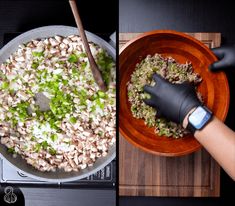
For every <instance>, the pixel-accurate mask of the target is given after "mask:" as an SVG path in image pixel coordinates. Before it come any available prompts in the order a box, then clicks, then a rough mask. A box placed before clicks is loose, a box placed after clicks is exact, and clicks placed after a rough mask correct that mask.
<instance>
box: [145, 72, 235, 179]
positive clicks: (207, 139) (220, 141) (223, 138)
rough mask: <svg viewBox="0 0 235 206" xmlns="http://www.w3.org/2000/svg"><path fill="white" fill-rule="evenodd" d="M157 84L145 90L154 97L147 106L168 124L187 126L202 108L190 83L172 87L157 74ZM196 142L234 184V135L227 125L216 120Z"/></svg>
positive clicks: (196, 136) (154, 76)
mask: <svg viewBox="0 0 235 206" xmlns="http://www.w3.org/2000/svg"><path fill="white" fill-rule="evenodd" d="M153 79H154V80H155V82H156V84H155V85H154V86H153V87H152V86H147V85H146V86H145V87H144V90H145V92H148V93H149V94H150V95H151V98H150V99H145V100H144V102H145V103H146V104H148V105H149V106H152V107H154V108H156V109H157V111H158V113H159V114H161V116H164V117H165V118H167V119H168V120H171V121H174V122H176V123H180V124H182V125H183V126H184V127H185V128H186V127H187V125H188V122H187V121H188V116H189V115H190V114H191V112H192V111H193V110H194V109H195V108H197V107H198V106H200V105H201V102H200V101H199V100H198V98H197V95H196V91H195V89H194V87H193V86H191V85H190V84H188V83H186V82H185V83H182V84H172V83H170V82H168V81H167V80H165V79H163V78H162V77H161V76H160V75H157V74H154V75H153ZM194 135H195V138H196V139H197V140H198V141H199V142H200V143H201V144H202V145H203V146H204V147H205V148H206V150H207V151H208V152H209V153H210V154H211V155H212V156H213V157H214V159H215V160H216V161H217V162H218V163H219V164H220V165H221V166H222V167H223V168H224V170H225V171H226V172H227V173H228V174H229V175H230V176H231V178H233V179H234V180H235V133H234V132H233V131H232V130H231V129H229V128H228V127H227V126H226V125H225V124H224V123H222V122H221V121H220V120H218V119H217V118H216V117H213V118H212V120H211V121H210V122H208V123H207V125H205V127H203V128H202V129H201V130H200V131H199V130H198V131H196V132H195V134H194Z"/></svg>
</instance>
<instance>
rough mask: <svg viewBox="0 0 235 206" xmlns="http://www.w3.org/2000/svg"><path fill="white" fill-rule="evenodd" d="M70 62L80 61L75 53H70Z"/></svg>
mask: <svg viewBox="0 0 235 206" xmlns="http://www.w3.org/2000/svg"><path fill="white" fill-rule="evenodd" d="M68 62H70V63H76V62H78V57H77V56H76V55H75V54H71V55H69V58H68Z"/></svg>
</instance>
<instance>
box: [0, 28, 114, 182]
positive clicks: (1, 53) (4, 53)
mask: <svg viewBox="0 0 235 206" xmlns="http://www.w3.org/2000/svg"><path fill="white" fill-rule="evenodd" d="M73 34H79V32H78V29H77V28H75V27H70V26H45V27H39V28H36V29H33V30H30V31H28V32H25V33H23V34H21V35H19V36H17V37H16V38H14V39H13V40H12V41H10V42H9V43H8V44H6V45H5V46H4V47H3V48H2V49H1V50H0V64H2V63H3V62H4V61H5V60H6V59H7V58H8V57H9V56H10V55H11V54H12V53H13V52H14V51H16V50H17V49H18V46H19V45H20V44H23V43H26V42H29V41H31V40H32V39H41V38H47V37H51V36H55V35H60V36H68V35H73ZM86 35H87V39H88V41H92V42H94V43H96V44H97V45H99V46H100V47H102V48H103V49H105V50H106V51H107V52H108V53H109V54H110V55H111V56H112V57H113V59H114V60H116V55H115V49H114V48H113V47H112V46H111V45H110V44H108V43H107V42H106V41H104V40H103V39H101V38H100V37H98V36H96V35H95V34H92V33H90V32H87V31H86ZM115 155H116V146H115V145H113V146H111V147H110V148H109V151H108V154H107V156H105V157H101V158H99V159H97V160H96V162H95V163H94V165H93V166H91V167H88V168H86V169H83V170H80V171H77V172H75V171H73V172H65V171H64V170H56V171H55V172H41V171H39V170H37V169H35V168H34V167H32V166H31V165H29V164H27V163H26V160H24V159H23V158H22V157H21V156H20V155H17V157H16V158H14V157H13V156H12V154H9V153H8V152H7V148H6V146H4V145H2V144H0V156H1V157H2V158H3V159H5V160H7V161H8V162H9V163H10V164H11V165H12V166H13V167H15V168H16V169H17V170H19V171H20V172H22V173H24V174H25V175H27V176H29V177H31V178H34V179H38V180H41V181H50V182H68V181H74V180H78V179H82V178H85V177H88V176H90V175H91V174H93V173H96V172H97V171H99V170H100V169H102V168H103V167H105V166H106V165H107V164H109V163H110V162H111V161H112V160H113V159H114V158H115Z"/></svg>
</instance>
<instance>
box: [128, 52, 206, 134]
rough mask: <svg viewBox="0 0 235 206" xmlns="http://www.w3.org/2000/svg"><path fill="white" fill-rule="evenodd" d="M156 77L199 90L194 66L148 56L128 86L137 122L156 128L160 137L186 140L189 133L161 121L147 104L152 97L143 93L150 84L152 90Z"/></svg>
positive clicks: (135, 71)
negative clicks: (183, 83)
mask: <svg viewBox="0 0 235 206" xmlns="http://www.w3.org/2000/svg"><path fill="white" fill-rule="evenodd" d="M154 73H158V74H160V75H161V76H162V77H163V78H165V79H167V80H168V81H170V82H172V83H175V84H179V83H182V82H184V81H189V82H191V83H192V84H193V85H194V86H195V87H196V86H197V85H198V84H199V83H200V82H201V81H202V79H201V77H200V76H199V75H198V74H197V73H194V72H193V67H192V64H191V63H188V62H186V63H185V64H180V63H178V62H176V61H175V59H173V58H172V57H166V58H164V57H162V56H161V55H160V54H155V55H154V56H151V55H148V56H147V57H146V58H145V59H144V60H142V61H141V62H140V63H139V64H137V65H136V68H135V70H134V72H133V74H132V75H131V80H130V81H129V82H128V84H127V91H128V101H129V102H130V104H131V112H132V115H133V116H134V117H135V118H137V119H143V120H144V122H145V124H146V125H147V126H149V127H155V132H156V133H157V134H158V135H159V136H162V135H164V136H167V137H170V136H173V137H174V138H179V137H182V136H183V135H184V134H187V133H188V131H187V130H185V129H184V128H183V127H182V126H181V125H178V124H176V123H174V122H169V121H167V120H166V119H164V118H157V117H156V114H157V111H156V110H155V109H154V108H152V107H150V106H148V105H146V104H145V103H144V101H143V99H146V98H149V94H147V93H145V92H144V91H143V87H144V85H146V84H148V85H152V86H153V85H154V84H155V82H154V80H153V79H152V75H153V74H154ZM166 95H167V94H166ZM198 97H199V99H200V100H202V98H201V95H200V93H198ZM166 109H167V108H166Z"/></svg>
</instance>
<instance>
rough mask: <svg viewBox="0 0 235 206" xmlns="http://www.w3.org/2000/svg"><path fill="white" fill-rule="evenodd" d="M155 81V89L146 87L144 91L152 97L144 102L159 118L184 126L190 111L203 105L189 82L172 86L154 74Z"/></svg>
mask: <svg viewBox="0 0 235 206" xmlns="http://www.w3.org/2000/svg"><path fill="white" fill-rule="evenodd" d="M153 79H154V81H155V82H156V84H155V85H154V86H153V87H151V86H148V85H145V86H144V91H145V92H147V93H149V94H150V95H151V98H150V99H145V100H144V102H145V103H146V104H147V105H149V106H152V107H154V108H155V109H156V110H157V116H158V117H161V116H163V117H165V118H166V119H168V120H171V121H173V122H176V123H181V124H182V123H183V120H184V118H185V116H186V115H187V114H188V113H189V111H190V110H191V109H193V108H194V107H197V106H199V105H201V102H200V101H199V99H198V98H197V94H196V91H195V89H194V87H193V86H192V85H190V84H189V83H188V82H184V83H182V84H172V83H170V82H168V81H167V80H165V79H163V78H162V77H161V76H160V75H158V74H154V75H153Z"/></svg>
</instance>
